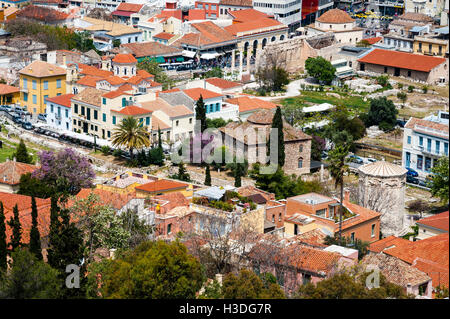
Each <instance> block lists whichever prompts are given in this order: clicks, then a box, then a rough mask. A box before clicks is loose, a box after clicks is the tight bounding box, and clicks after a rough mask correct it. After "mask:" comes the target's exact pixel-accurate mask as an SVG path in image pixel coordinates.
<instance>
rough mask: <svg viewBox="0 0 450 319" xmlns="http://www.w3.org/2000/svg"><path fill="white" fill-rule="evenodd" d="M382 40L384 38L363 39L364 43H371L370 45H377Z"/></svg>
mask: <svg viewBox="0 0 450 319" xmlns="http://www.w3.org/2000/svg"><path fill="white" fill-rule="evenodd" d="M382 39H383V37H375V38H366V39H362V41H367V42H369V44H375V43H377V42H379V41H381V40H382Z"/></svg>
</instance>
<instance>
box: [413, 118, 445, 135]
mask: <svg viewBox="0 0 450 319" xmlns="http://www.w3.org/2000/svg"><path fill="white" fill-rule="evenodd" d="M416 125H417V126H416ZM420 126H423V127H425V128H430V129H433V130H437V131H441V132H442V133H443V135H448V133H449V126H448V125H445V124H441V123H436V122H433V121H428V120H423V119H418V118H415V117H411V118H410V119H409V120H408V122H406V124H405V128H409V129H413V130H419V131H420V130H421V128H420ZM427 134H430V132H427ZM431 134H432V135H434V134H433V133H431Z"/></svg>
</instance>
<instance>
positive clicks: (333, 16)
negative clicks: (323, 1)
mask: <svg viewBox="0 0 450 319" xmlns="http://www.w3.org/2000/svg"><path fill="white" fill-rule="evenodd" d="M316 20H317V21H318V22H322V23H351V22H353V21H355V20H354V19H352V18H351V17H350V15H349V14H348V13H347V12H345V11H342V10H339V9H331V10H328V11H326V12H325V13H323V14H322V15H321V16H320V17H319V18H317V19H316Z"/></svg>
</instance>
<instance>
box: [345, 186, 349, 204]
mask: <svg viewBox="0 0 450 319" xmlns="http://www.w3.org/2000/svg"><path fill="white" fill-rule="evenodd" d="M344 201H346V202H349V201H350V191H349V190H347V189H346V190H344Z"/></svg>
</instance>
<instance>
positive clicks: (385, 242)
mask: <svg viewBox="0 0 450 319" xmlns="http://www.w3.org/2000/svg"><path fill="white" fill-rule="evenodd" d="M409 244H410V241H409V240H406V239H403V238H399V237H395V236H389V237H386V238H383V239H380V240H378V241H376V242H374V243H371V244H370V245H369V250H370V251H373V252H375V253H379V252H382V251H383V250H385V249H389V248H394V247H407V246H408V245H409Z"/></svg>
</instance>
